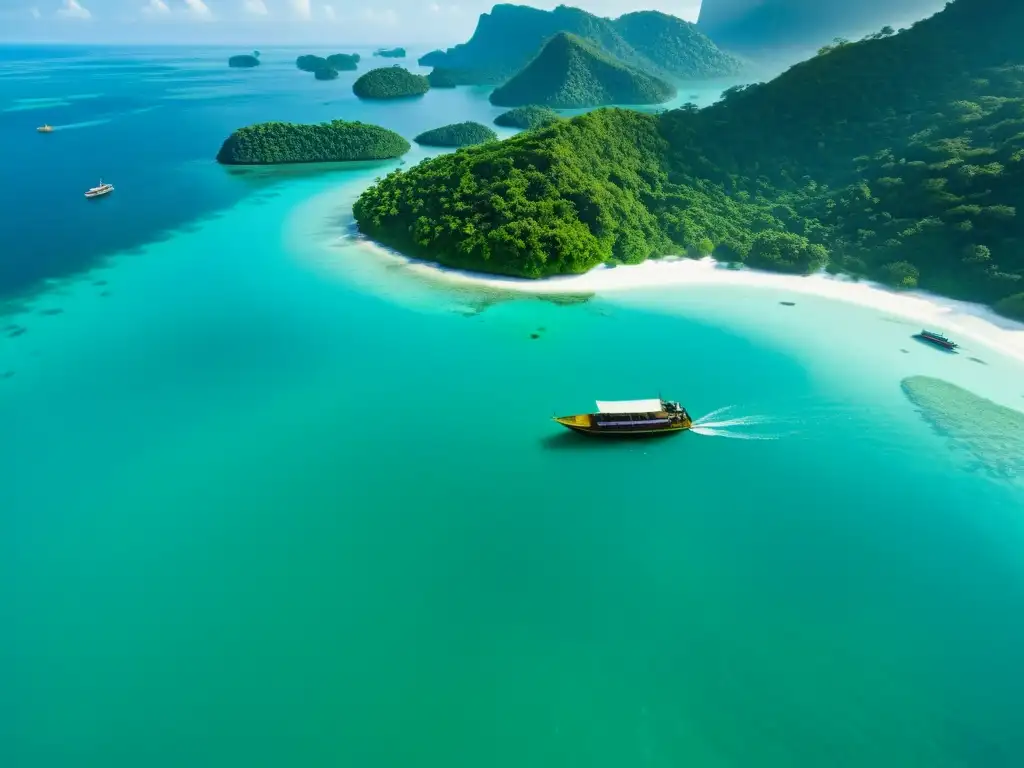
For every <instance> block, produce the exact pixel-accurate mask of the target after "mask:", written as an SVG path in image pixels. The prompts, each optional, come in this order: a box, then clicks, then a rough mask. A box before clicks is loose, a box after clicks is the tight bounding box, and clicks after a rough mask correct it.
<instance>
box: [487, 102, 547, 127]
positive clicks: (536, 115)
mask: <svg viewBox="0 0 1024 768" xmlns="http://www.w3.org/2000/svg"><path fill="white" fill-rule="evenodd" d="M556 120H561V116H560V115H559V114H558V113H557V112H555V110H553V109H551V107H542V106H539V105H537V104H527V105H526V106H525V107H515V108H514V109H510V110H508V112H502V113H501V114H500V115H498V116H497V117H496V118H494V124H495V125H500V126H502V127H503V128H522V129H523V130H529V129H530V128H539V127H541V126H542V125H550V124H551V123H553V122H555V121H556Z"/></svg>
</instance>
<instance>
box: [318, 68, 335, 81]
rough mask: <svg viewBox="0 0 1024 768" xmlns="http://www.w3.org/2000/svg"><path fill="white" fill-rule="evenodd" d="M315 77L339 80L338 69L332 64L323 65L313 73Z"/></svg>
mask: <svg viewBox="0 0 1024 768" xmlns="http://www.w3.org/2000/svg"><path fill="white" fill-rule="evenodd" d="M313 77H315V78H316V79H317V80H337V79H338V70H336V69H335V68H334V67H330V66H328V67H321V68H320V69H318V70H317V71H316V72H314V73H313Z"/></svg>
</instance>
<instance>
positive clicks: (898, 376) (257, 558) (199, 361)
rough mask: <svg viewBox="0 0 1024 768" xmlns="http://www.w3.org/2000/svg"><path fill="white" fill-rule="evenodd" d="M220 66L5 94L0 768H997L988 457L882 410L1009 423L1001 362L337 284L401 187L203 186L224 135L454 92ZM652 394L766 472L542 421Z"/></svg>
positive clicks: (196, 57)
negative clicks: (378, 100) (386, 98)
mask: <svg viewBox="0 0 1024 768" xmlns="http://www.w3.org/2000/svg"><path fill="white" fill-rule="evenodd" d="M232 52H234V51H232ZM228 53H230V52H227V51H224V52H221V51H214V52H211V51H209V50H198V51H184V50H181V51H173V50H162V51H160V50H150V51H130V52H128V51H123V50H111V51H103V50H99V51H87V52H86V51H66V50H58V51H54V50H43V51H40V50H33V51H20V52H19V51H12V50H10V49H8V50H6V51H4V52H3V54H2V55H3V57H4V63H5V65H7V66H5V67H4V70H3V77H0V110H6V109H8V108H11V109H12V111H10V112H0V134H2V135H3V138H4V140H5V144H6V146H8V147H9V148H11V153H10V154H11V156H12V163H13V164H14V165H13V170H14V171H15V172H16V173H17V175H18V176H19V177H20V178H24V179H25V180H26V184H28V185H30V186H29V193H28V194H26V193H25V192H24V191H22V193H21V194H19V195H18V197H17V198H11V199H8V200H4V201H3V202H4V208H3V210H5V211H6V212H7V213H6V214H5V215H4V216H3V217H2V218H0V227H2V228H3V233H2V234H3V235H4V242H5V248H4V249H3V253H2V255H0V275H2V280H0V288H2V290H3V295H4V296H5V297H7V298H10V299H11V300H12V301H11V303H10V305H9V307H8V311H7V313H6V315H5V316H4V317H3V319H2V322H0V329H3V334H2V335H0V424H2V425H3V428H2V430H0V468H2V476H0V477H2V481H0V629H2V631H0V679H2V680H3V684H2V685H0V765H3V766H15V767H16V768H37V767H45V768H49V767H50V766H62V767H63V766H68V765H75V766H102V767H103V768H119V767H120V766H139V765H145V766H181V765H193V766H224V765H246V766H281V765H296V766H335V765H343V764H346V765H347V764H351V765H361V766H396V765H438V766H440V765H444V766H479V765H481V764H490V765H495V766H509V768H511V767H512V766H516V767H519V766H524V765H552V766H555V765H558V766H564V765H579V766H582V765H588V766H616V768H618V767H619V766H623V765H649V766H659V767H660V766H678V765H692V766H702V767H703V766H715V767H716V768H717V767H718V766H730V767H731V766H737V767H739V766H744V767H746V766H767V767H771V768H774V767H775V766H780V767H781V766H786V767H787V768H788V767H790V766H796V767H798V768H803V767H804V766H807V767H811V766H813V767H814V768H818V767H819V766H823V765H829V766H851V767H853V766H867V765H870V766H900V767H904V766H922V767H923V766H927V767H928V768H947V767H949V768H953V767H954V766H955V767H956V768H961V767H963V766H971V767H973V766H981V767H984V768H1003V766H1006V767H1007V768H1009V767H1010V766H1019V765H1021V764H1024V715H1022V710H1021V707H1020V701H1021V697H1022V696H1024V557H1022V552H1024V488H1022V486H1021V483H1020V478H1019V477H1017V478H1013V477H1007V476H1005V473H1003V474H1000V473H999V472H998V471H996V470H997V469H998V468H999V467H1000V466H1006V465H1007V464H1009V465H1010V466H1012V465H1013V462H1014V460H1015V457H1014V456H1007V455H998V452H997V454H987V455H984V456H978V455H976V454H972V453H970V452H969V451H964V450H963V448H962V445H961V446H959V447H958V446H957V444H956V443H955V442H953V441H951V440H950V439H949V437H948V436H946V435H941V434H937V433H936V432H935V431H934V430H933V429H932V427H930V426H929V424H928V423H927V422H926V421H925V420H924V419H922V418H921V416H920V414H918V413H917V412H916V411H915V409H914V408H913V406H912V405H911V404H910V403H909V402H908V401H907V399H906V398H905V396H904V395H903V393H902V391H901V389H900V382H901V380H902V379H903V378H905V377H906V376H910V375H928V376H935V377H938V378H944V379H947V380H949V381H951V382H953V383H956V384H958V385H960V386H963V387H965V388H968V389H970V390H971V391H973V392H976V393H977V394H979V395H982V396H984V397H988V398H991V399H993V400H996V401H998V402H1001V403H1002V404H1004V405H1008V406H1011V407H1017V408H1018V409H1019V408H1020V407H1021V405H1022V404H1024V399H1022V396H1024V384H1022V382H1024V367H1022V366H1021V364H1020V363H1016V362H1013V361H1010V360H1006V359H1003V358H1000V357H999V356H998V355H997V354H995V353H994V352H992V351H989V350H986V349H984V348H981V347H978V348H969V349H965V350H964V354H961V355H958V356H947V355H940V354H938V353H936V352H934V351H933V350H931V349H928V348H925V347H922V346H920V345H915V344H913V342H911V341H909V340H908V336H909V335H910V334H911V333H913V332H915V331H916V330H918V329H917V328H916V327H913V326H911V325H909V324H907V323H904V322H903V321H901V320H899V319H898V318H893V317H886V316H882V315H880V314H879V313H877V312H873V311H869V310H866V309H862V308H858V307H854V306H848V305H842V304H837V303H834V302H827V301H824V300H815V299H811V298H808V297H806V296H799V297H792V296H785V295H777V294H775V293H774V292H772V291H764V290H761V291H756V290H751V289H745V290H739V289H725V288H715V289H701V290H700V291H699V292H698V291H692V292H690V293H688V294H686V295H683V296H680V295H679V292H678V290H675V291H670V290H668V289H661V290H649V291H638V292H634V293H629V294H621V295H618V294H617V295H614V296H595V297H591V298H589V299H588V300H586V301H576V302H565V301H562V302H553V301H550V300H542V299H537V298H529V297H525V298H524V297H520V298H511V297H508V296H504V295H500V296H496V295H493V294H482V293H479V292H474V291H469V290H466V289H462V290H459V291H455V290H454V289H451V288H444V287H440V286H437V285H433V284H428V283H424V282H423V281H419V280H415V279H413V278H411V277H410V276H409V275H408V274H407V273H406V271H404V270H402V269H399V268H392V267H382V266H381V265H380V264H373V265H367V264H365V263H363V262H364V261H365V260H366V259H367V258H368V256H367V254H366V252H365V251H362V250H360V249H358V248H356V247H353V246H352V244H351V243H348V242H346V241H345V240H344V239H343V236H344V234H345V232H346V231H347V226H348V224H349V220H350V217H349V215H348V213H347V206H346V204H345V201H346V200H350V199H351V197H352V196H353V195H354V194H356V193H357V192H358V190H359V189H361V188H362V187H364V186H365V185H366V184H367V183H369V182H370V181H371V180H372V178H373V177H374V176H375V175H378V174H380V173H383V172H386V170H388V169H389V168H390V167H393V166H392V164H383V165H381V166H375V167H359V168H352V169H346V170H344V171H340V172H337V171H335V172H327V171H325V170H324V169H322V168H317V169H303V170H301V171H271V172H260V173H249V174H237V173H229V172H227V171H225V170H224V169H221V168H218V167H217V166H216V165H214V164H213V163H212V162H211V160H210V158H211V157H212V155H213V154H214V153H215V152H216V149H217V146H218V145H219V142H220V140H221V139H222V138H223V135H225V134H226V132H228V131H229V130H231V129H232V128H234V127H237V125H239V124H244V123H246V122H251V121H254V120H264V119H292V120H313V119H326V118H329V117H343V118H349V119H352V118H359V119H363V120H367V121H371V122H378V123H380V124H383V125H385V126H388V127H391V128H394V129H396V130H399V131H400V132H401V133H403V135H406V136H407V137H410V138H411V137H412V136H413V135H415V134H416V133H418V132H420V131H422V130H425V129H427V128H431V127H435V126H436V125H437V124H440V123H445V122H451V121H455V120H456V119H460V120H461V119H474V118H475V119H480V120H481V121H487V120H488V119H489V118H490V117H493V115H494V114H496V112H497V110H495V109H494V108H492V107H490V105H489V104H488V103H487V101H486V91H478V90H473V89H457V90H455V91H436V92H432V93H430V94H428V95H427V97H425V98H424V99H421V100H418V101H414V102H405V103H401V104H393V105H374V106H372V107H366V106H365V105H360V104H358V103H356V102H355V101H354V100H353V99H351V98H350V91H349V90H348V88H349V84H350V80H349V81H346V80H344V79H339V81H336V82H334V83H319V82H316V81H314V80H312V78H310V77H309V76H306V75H304V74H302V73H299V72H297V71H294V70H293V69H291V60H292V59H293V58H294V55H295V52H290V51H289V52H285V51H270V50H264V52H263V57H264V60H265V62H266V64H265V65H264V67H261V68H260V70H259V71H255V72H254V71H246V72H234V71H229V70H226V69H225V68H223V67H222V62H223V61H224V60H225V59H226V56H227V54H228ZM110 61H116V62H118V64H117V66H107V63H108V62H110ZM11 62H13V63H11ZM72 62H73V65H72ZM257 78H260V79H257ZM182 83H184V85H182ZM83 96H88V98H71V97H83ZM31 99H36V100H37V101H27V100H31ZM58 102H60V103H58ZM44 104H45V105H46V106H40V105H44ZM26 105H35V106H33V107H32V108H29V107H26ZM142 110H148V111H142ZM65 114H66V118H65ZM104 121H105V122H104ZM41 122H49V123H51V124H53V125H55V126H58V127H59V126H62V125H76V124H77V125H80V126H81V127H79V128H73V129H70V130H63V131H57V132H55V133H54V134H52V135H49V136H40V135H37V134H36V133H35V131H34V127H35V125H36V124H38V123H41ZM422 156H423V153H422V152H421V150H418V149H417V150H414V152H413V153H411V154H410V156H409V157H408V158H407V161H408V162H415V161H416V160H417V159H418V158H419V157H422ZM9 170H10V169H9ZM100 175H103V176H104V178H105V179H106V180H109V181H111V182H113V183H114V184H115V185H116V186H117V191H116V192H115V193H114V195H113V196H111V197H110V198H109V199H105V200H102V201H98V204H97V205H96V206H89V205H87V204H86V203H85V202H84V201H83V200H82V199H81V192H82V191H84V189H85V188H86V187H88V186H91V185H92V184H93V183H95V180H96V179H95V178H94V177H99V176H100ZM2 188H3V189H4V190H5V192H4V194H11V191H10V189H9V188H8V187H7V185H4V186H3V187H2ZM14 212H16V215H13V214H14ZM782 300H792V301H795V302H796V306H793V307H786V306H782V305H780V304H779V302H780V301H782ZM531 335H536V336H537V337H538V338H531ZM903 349H906V350H907V351H906V352H904V351H902V350H903ZM972 357H974V358H977V360H980V361H982V362H977V361H976V360H972V359H971V358H972ZM658 391H661V392H662V393H663V394H665V395H666V396H672V397H676V398H678V399H680V400H682V401H683V403H684V404H685V405H686V406H687V408H688V409H689V410H690V411H691V412H692V413H693V414H694V415H695V416H696V415H701V414H709V413H712V412H714V411H716V410H717V409H720V408H723V407H726V406H732V409H731V410H730V411H726V412H725V413H723V414H721V415H720V416H718V417H715V420H716V421H718V422H721V421H727V420H729V419H730V418H732V417H737V418H739V419H741V420H742V421H745V422H748V423H746V424H738V425H735V426H732V427H726V428H724V429H725V430H726V431H728V432H730V433H731V434H733V435H734V436H736V435H738V436H742V437H748V438H749V437H757V438H772V439H730V438H728V437H711V436H701V435H695V434H688V435H682V436H679V437H676V438H671V439H667V440H660V441H653V442H640V443H621V444H603V443H601V444H598V443H595V442H591V441H586V440H578V439H573V437H574V436H573V435H571V434H568V433H562V432H558V431H556V430H554V429H553V425H552V424H551V422H550V421H549V420H548V419H547V417H548V416H549V415H550V414H551V413H552V412H553V411H558V412H575V411H579V410H584V409H587V408H589V407H590V403H591V401H592V400H593V399H594V398H601V399H604V398H609V399H612V398H632V397H645V396H652V395H656V394H657V393H658ZM758 416H763V417H767V420H766V421H764V422H761V423H749V422H757V419H755V418H753V417H758ZM1012 445H1014V444H1012V443H1010V442H1007V443H1006V446H1007V448H1006V449H1005V450H1011V447H1010V446H1012ZM1018 466H1019V465H1018Z"/></svg>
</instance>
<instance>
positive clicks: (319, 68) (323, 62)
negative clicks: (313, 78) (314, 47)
mask: <svg viewBox="0 0 1024 768" xmlns="http://www.w3.org/2000/svg"><path fill="white" fill-rule="evenodd" d="M358 64H359V54H358V53H332V54H331V55H330V56H328V57H327V58H324V57H323V56H314V55H313V54H305V55H303V56H299V57H298V58H297V59H295V66H296V67H298V68H299V69H301V70H302V71H303V72H312V73H313V74H315V75H317V79H318V80H333V79H334V78H335V77H337V76H338V72H344V71H351V70H354V69H357V68H358ZM331 70H333V71H334V75H333V76H331V75H330V74H329V72H330V71H331ZM319 72H325V73H326V74H324V75H319V74H317V73H319Z"/></svg>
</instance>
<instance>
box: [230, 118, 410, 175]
mask: <svg viewBox="0 0 1024 768" xmlns="http://www.w3.org/2000/svg"><path fill="white" fill-rule="evenodd" d="M409 149H410V145H409V142H408V141H406V140H405V139H403V138H402V137H401V136H399V135H398V134H397V133H395V132H394V131H389V130H388V129H386V128H381V127H380V126H377V125H369V124H367V123H359V122H346V121H345V120H334V121H332V122H329V123H320V124H318V125H309V124H301V123H258V124H256V125H250V126H247V127H245V128H239V129H238V130H237V131H235V132H234V133H232V134H231V135H230V136H229V137H228V138H227V139H226V140H225V142H224V144H223V146H222V147H221V148H220V152H218V153H217V162H219V163H223V164H225V165H269V164H275V163H323V162H337V161H346V160H386V159H389V158H393V157H399V156H400V155H403V154H405V153H406V152H408V151H409Z"/></svg>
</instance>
